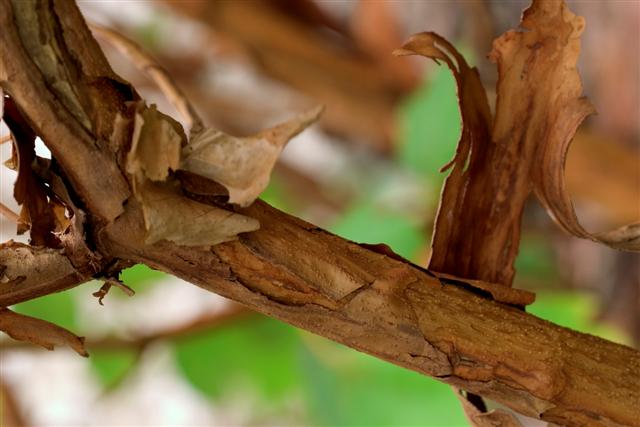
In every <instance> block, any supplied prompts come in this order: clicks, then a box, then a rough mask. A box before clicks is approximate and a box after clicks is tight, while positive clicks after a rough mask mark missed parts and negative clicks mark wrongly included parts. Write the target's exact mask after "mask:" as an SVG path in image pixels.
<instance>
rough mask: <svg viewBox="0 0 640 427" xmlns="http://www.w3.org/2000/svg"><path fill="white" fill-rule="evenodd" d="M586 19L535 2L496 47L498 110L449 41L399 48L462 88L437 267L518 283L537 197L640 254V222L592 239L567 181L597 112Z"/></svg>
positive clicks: (425, 36)
mask: <svg viewBox="0 0 640 427" xmlns="http://www.w3.org/2000/svg"><path fill="white" fill-rule="evenodd" d="M583 28H584V20H583V19H582V18H581V17H576V16H575V15H574V14H573V13H571V12H570V11H569V10H568V9H567V7H566V5H565V4H564V2H563V1H562V0H535V1H534V2H533V4H532V6H531V7H530V8H529V9H527V10H526V11H525V13H524V14H523V21H522V24H521V28H520V29H518V30H513V31H508V32H506V33H505V34H504V35H503V36H501V37H500V38H498V39H497V40H496V41H495V42H494V48H493V51H492V53H491V56H490V57H491V59H492V60H494V61H495V62H496V63H497V64H498V71H499V79H498V87H497V94H498V97H497V101H496V114H495V117H494V118H492V117H491V113H490V110H489V106H488V103H487V99H486V94H485V91H484V89H483V87H482V85H481V83H480V78H479V76H478V72H477V70H476V69H475V68H470V67H469V66H468V65H467V63H466V61H465V60H464V58H463V57H462V55H460V53H459V52H458V51H457V50H456V49H455V48H454V47H453V46H452V45H451V44H450V43H449V42H447V41H446V40H445V39H443V38H442V37H440V36H438V35H437V34H434V33H420V34H417V35H415V36H413V37H411V39H410V40H409V41H408V42H407V43H406V44H405V45H404V46H402V48H401V49H399V50H398V51H396V54H399V55H409V54H418V55H423V56H426V57H429V58H432V59H434V60H435V61H436V62H440V61H444V62H445V63H446V64H447V66H448V67H449V68H450V69H451V71H452V72H453V74H454V77H455V78H456V83H457V86H458V97H459V105H460V112H461V115H462V121H463V129H462V135H461V137H460V141H459V143H458V148H457V151H456V155H455V157H454V159H453V161H452V162H451V163H450V164H448V165H446V166H445V167H444V168H443V170H446V169H448V168H449V167H451V168H452V170H451V173H450V175H449V176H448V177H447V179H446V181H445V186H444V190H443V192H442V197H441V200H440V207H439V210H438V216H437V220H436V227H435V232H434V236H433V241H432V249H433V250H432V258H431V261H430V264H429V268H430V269H431V270H433V271H437V272H441V273H446V274H452V275H455V276H458V277H464V278H466V279H476V280H481V281H485V282H491V283H496V284H501V285H507V286H510V285H511V283H512V281H513V277H514V274H515V269H514V267H513V266H514V261H515V257H516V255H517V251H518V246H519V240H520V221H521V217H522V212H523V209H524V205H525V202H526V200H527V198H528V196H529V195H530V193H531V192H532V191H535V193H536V195H537V196H538V198H539V199H540V200H541V201H542V203H543V205H544V206H545V207H546V208H547V210H548V211H549V212H550V213H551V215H552V216H553V217H554V219H555V220H556V222H558V224H560V226H561V227H562V228H563V229H564V230H566V231H568V232H569V233H571V234H573V235H575V236H578V237H583V238H589V239H592V240H596V241H599V242H602V243H605V244H607V245H609V246H612V247H615V248H618V249H628V250H640V224H633V225H631V226H627V227H623V228H622V229H619V230H616V231H614V232H610V233H602V234H596V235H593V234H590V233H588V232H587V231H585V230H584V229H583V228H582V227H581V226H580V224H579V223H578V220H577V218H576V214H575V212H574V210H573V206H572V204H571V200H570V198H569V195H568V194H567V192H566V188H565V185H564V177H563V173H564V163H565V157H566V152H567V148H568V146H569V143H570V141H571V140H572V138H573V136H574V134H575V131H576V129H577V127H578V126H579V125H580V123H581V122H582V120H583V119H584V118H585V117H586V116H587V115H589V114H590V113H592V112H593V107H592V106H591V104H590V103H589V101H588V100H587V99H586V98H584V97H583V96H582V85H581V82H580V77H579V75H578V73H577V70H576V61H577V58H578V54H579V51H580V39H579V37H580V34H581V32H582V30H583Z"/></svg>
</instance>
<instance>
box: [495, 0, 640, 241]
mask: <svg viewBox="0 0 640 427" xmlns="http://www.w3.org/2000/svg"><path fill="white" fill-rule="evenodd" d="M520 27H521V28H522V30H512V31H508V32H506V33H505V34H504V35H502V36H501V37H500V38H498V39H497V40H496V41H495V42H494V48H493V51H492V52H491V56H490V57H491V59H492V60H494V61H495V62H496V63H497V64H498V71H499V76H500V80H499V82H498V110H497V111H496V121H495V126H494V140H496V139H498V138H500V137H502V136H507V135H510V134H513V133H514V132H515V133H516V134H517V133H518V128H523V127H524V133H522V135H523V138H526V139H532V140H536V141H537V145H536V151H535V157H534V158H533V159H532V161H531V178H532V182H533V186H534V191H535V194H536V196H537V197H538V199H539V200H540V201H541V202H542V204H543V205H544V206H545V208H546V209H547V211H548V212H549V213H550V214H551V216H552V218H553V219H554V220H555V221H556V223H557V224H558V225H560V227H562V228H563V229H564V230H565V231H567V232H568V233H571V234H573V235H574V236H577V237H582V238H587V239H591V240H594V241H597V242H600V243H604V244H606V245H608V246H611V247H613V248H616V249H623V250H631V251H640V222H638V223H636V224H631V225H628V226H625V227H621V228H619V229H617V230H614V231H611V232H605V233H597V234H592V233H589V232H587V231H586V230H585V229H584V228H583V227H582V226H581V225H580V223H579V221H578V218H577V216H576V213H575V211H574V209H573V204H572V202H571V197H570V196H569V193H568V192H567V189H566V185H565V178H564V165H565V160H566V156H567V151H568V149H569V146H570V144H571V141H572V140H573V136H574V135H575V132H576V130H577V128H578V126H579V125H580V123H582V121H583V120H584V119H585V118H586V117H587V116H588V115H590V114H592V113H593V112H594V111H595V110H594V108H593V106H592V105H591V103H590V102H589V100H588V99H587V98H586V97H584V96H583V94H582V82H581V79H580V75H579V73H578V70H577V68H576V63H577V61H578V56H579V54H580V35H581V34H582V31H583V30H584V28H585V21H584V18H582V17H581V16H576V15H574V14H573V13H572V12H571V11H570V10H569V9H568V8H567V6H566V5H565V4H564V2H562V1H535V2H534V3H533V4H532V5H531V7H530V8H529V9H527V10H526V11H525V12H524V14H523V18H522V22H521V24H520ZM515 94H517V98H518V99H516V96H515ZM525 100H526V101H525ZM514 142H515V141H514Z"/></svg>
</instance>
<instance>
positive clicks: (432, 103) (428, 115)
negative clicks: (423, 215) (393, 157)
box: [398, 66, 460, 182]
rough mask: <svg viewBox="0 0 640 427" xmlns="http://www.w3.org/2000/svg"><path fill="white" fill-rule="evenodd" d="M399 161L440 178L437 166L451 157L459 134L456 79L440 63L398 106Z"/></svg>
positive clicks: (413, 168)
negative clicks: (429, 77)
mask: <svg viewBox="0 0 640 427" xmlns="http://www.w3.org/2000/svg"><path fill="white" fill-rule="evenodd" d="M398 113H399V116H400V120H399V123H400V147H399V153H398V160H399V162H400V163H401V164H402V165H404V166H405V167H407V168H409V169H411V170H413V171H415V172H417V173H418V174H420V175H422V176H424V177H426V178H428V179H429V180H433V181H436V182H441V181H442V180H443V179H444V174H442V173H440V172H439V170H440V168H441V167H442V166H444V165H445V164H446V163H447V162H448V161H449V160H451V159H452V158H453V155H454V153H455V150H456V145H457V143H458V138H459V137H460V112H459V109H458V101H457V97H456V84H455V79H454V78H453V76H452V75H451V73H450V72H449V70H448V69H447V68H446V67H444V66H442V67H437V68H435V69H433V74H432V77H431V79H426V80H425V82H424V83H423V84H422V85H421V86H420V87H419V88H418V89H417V90H416V91H415V92H413V93H412V94H411V95H410V96H409V97H408V98H407V99H406V100H405V102H404V103H403V105H401V107H400V108H399V111H398Z"/></svg>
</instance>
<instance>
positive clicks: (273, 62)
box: [165, 0, 417, 152]
mask: <svg viewBox="0 0 640 427" xmlns="http://www.w3.org/2000/svg"><path fill="white" fill-rule="evenodd" d="M165 3H166V4H168V5H169V6H170V7H171V8H172V9H173V10H175V11H177V12H180V13H182V14H184V15H187V16H189V17H191V18H193V19H195V20H197V21H199V22H202V23H203V24H205V25H206V26H207V27H208V28H209V29H210V30H211V31H212V34H215V35H216V36H217V37H220V36H222V37H224V38H225V39H227V40H231V41H232V42H234V43H235V44H237V45H239V46H241V47H242V48H243V50H244V51H245V52H247V53H248V54H249V56H250V57H251V58H252V59H253V63H254V64H255V65H256V66H257V67H259V68H260V69H261V70H262V71H263V72H265V73H266V74H267V75H270V76H272V77H274V78H275V79H277V80H280V81H283V82H285V83H287V84H289V85H291V86H293V87H295V88H297V89H298V90H300V91H302V92H303V93H306V94H308V95H310V96H311V97H312V98H314V100H315V101H316V102H319V103H321V104H324V105H326V106H327V107H328V108H327V112H326V114H325V115H324V118H323V121H322V123H324V124H326V125H329V126H330V127H331V128H333V129H334V130H339V131H340V133H342V134H344V135H347V136H349V137H350V139H351V140H354V141H363V142H367V143H369V144H371V145H372V146H373V147H374V148H375V149H377V150H379V151H382V152H389V151H391V141H392V137H393V114H394V111H393V105H394V103H395V101H396V100H398V99H399V98H401V97H402V96H403V95H404V94H406V93H407V92H408V88H410V87H413V86H414V85H415V84H416V82H417V79H416V77H415V75H413V76H410V77H409V80H408V81H407V80H406V78H407V75H408V73H407V72H406V70H407V69H408V68H407V67H405V69H404V71H403V72H402V75H399V74H398V73H394V72H393V70H390V69H388V68H385V67H381V66H380V65H379V64H378V63H377V62H376V61H375V60H373V59H372V58H371V57H370V56H368V54H367V53H365V52H363V51H361V50H359V49H358V48H357V47H356V46H355V44H354V43H353V42H352V41H350V40H345V39H344V38H342V39H340V40H342V43H339V42H336V40H338V39H339V38H337V37H336V35H335V34H330V33H328V32H327V31H324V32H323V31H319V30H318V29H317V28H313V27H309V26H308V25H306V24H305V23H304V22H300V21H299V20H297V19H296V18H294V17H292V16H291V15H290V14H287V13H284V12H283V10H282V9H280V8H278V7H274V4H273V3H275V2H269V1H255V0H249V1H240V2H230V1H211V2H182V1H170V0H169V1H166V2H165Z"/></svg>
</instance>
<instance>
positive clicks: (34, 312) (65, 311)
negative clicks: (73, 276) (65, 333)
mask: <svg viewBox="0 0 640 427" xmlns="http://www.w3.org/2000/svg"><path fill="white" fill-rule="evenodd" d="M12 308H13V310H14V311H16V312H17V313H21V314H25V315H27V316H33V317H37V318H38V319H43V320H48V321H49V322H52V323H55V324H56V325H58V326H62V327H63V328H66V329H69V330H70V331H74V330H76V329H77V322H76V311H75V310H76V305H75V299H74V298H73V295H72V294H71V293H70V292H69V291H66V292H58V293H55V294H49V295H45V296H42V297H38V298H36V299H32V300H30V301H26V302H23V303H20V304H16V305H15V306H13V307H12Z"/></svg>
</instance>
